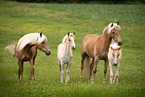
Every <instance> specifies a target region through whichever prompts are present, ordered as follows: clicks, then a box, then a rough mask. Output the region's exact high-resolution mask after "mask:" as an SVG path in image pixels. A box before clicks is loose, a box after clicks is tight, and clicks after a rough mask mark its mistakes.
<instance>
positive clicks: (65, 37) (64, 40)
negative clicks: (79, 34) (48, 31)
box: [62, 33, 75, 43]
mask: <svg viewBox="0 0 145 97" xmlns="http://www.w3.org/2000/svg"><path fill="white" fill-rule="evenodd" d="M71 36H73V37H75V35H74V34H73V33H69V36H68V34H66V35H65V36H64V38H63V40H62V43H64V42H66V40H67V39H68V38H69V37H71Z"/></svg>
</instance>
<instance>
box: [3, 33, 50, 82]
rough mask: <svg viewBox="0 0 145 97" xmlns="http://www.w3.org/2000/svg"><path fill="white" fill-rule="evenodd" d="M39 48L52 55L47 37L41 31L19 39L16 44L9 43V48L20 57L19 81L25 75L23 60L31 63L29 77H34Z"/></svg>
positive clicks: (14, 54)
mask: <svg viewBox="0 0 145 97" xmlns="http://www.w3.org/2000/svg"><path fill="white" fill-rule="evenodd" d="M37 48H38V49H39V50H41V51H43V52H44V53H45V54H46V55H50V53H51V52H50V49H49V47H48V45H47V38H46V37H45V36H44V35H43V34H42V32H41V33H30V34H26V35H24V36H23V37H22V38H20V39H19V41H18V43H17V44H16V45H9V46H7V47H6V48H5V49H8V50H9V51H10V52H11V54H12V55H13V56H15V57H17V58H18V65H19V70H18V82H20V81H21V80H22V77H23V62H24V61H29V62H30V64H31V74H30V78H29V79H35V78H34V67H33V65H34V62H35V58H36V55H37Z"/></svg>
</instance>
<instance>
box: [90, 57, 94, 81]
mask: <svg viewBox="0 0 145 97" xmlns="http://www.w3.org/2000/svg"><path fill="white" fill-rule="evenodd" d="M93 67H94V58H93V60H92V63H91V65H90V78H91V76H92V70H93Z"/></svg>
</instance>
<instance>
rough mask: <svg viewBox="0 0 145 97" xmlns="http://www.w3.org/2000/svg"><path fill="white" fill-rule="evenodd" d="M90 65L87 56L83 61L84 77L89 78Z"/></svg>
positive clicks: (89, 59)
mask: <svg viewBox="0 0 145 97" xmlns="http://www.w3.org/2000/svg"><path fill="white" fill-rule="evenodd" d="M90 65H91V58H90V57H88V56H87V57H86V58H85V62H84V79H89V78H90Z"/></svg>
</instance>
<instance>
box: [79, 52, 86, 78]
mask: <svg viewBox="0 0 145 97" xmlns="http://www.w3.org/2000/svg"><path fill="white" fill-rule="evenodd" d="M85 58H86V54H85V53H84V54H83V55H82V58H81V76H80V77H81V78H82V77H83V70H84V61H85Z"/></svg>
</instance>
